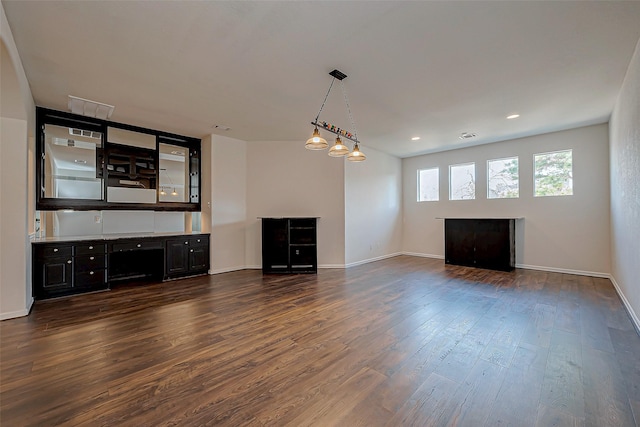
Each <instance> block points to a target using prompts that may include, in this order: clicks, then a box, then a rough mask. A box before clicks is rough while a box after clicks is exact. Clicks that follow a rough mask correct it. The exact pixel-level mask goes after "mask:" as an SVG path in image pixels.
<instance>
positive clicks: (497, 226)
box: [443, 218, 518, 271]
mask: <svg viewBox="0 0 640 427" xmlns="http://www.w3.org/2000/svg"><path fill="white" fill-rule="evenodd" d="M443 219H444V246H445V250H444V259H445V263H446V264H455V265H465V266H469V267H478V268H486V269H490V270H500V271H511V270H513V269H514V268H515V266H516V239H515V234H516V233H515V222H516V219H518V218H443Z"/></svg>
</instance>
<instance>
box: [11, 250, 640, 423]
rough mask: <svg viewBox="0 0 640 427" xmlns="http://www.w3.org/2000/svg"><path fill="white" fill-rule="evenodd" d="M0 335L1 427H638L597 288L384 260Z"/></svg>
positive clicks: (175, 285) (637, 375)
mask: <svg viewBox="0 0 640 427" xmlns="http://www.w3.org/2000/svg"><path fill="white" fill-rule="evenodd" d="M0 333H1V340H2V341H1V354H0V356H1V377H0V381H1V384H0V392H1V394H0V405H1V408H0V409H1V412H0V424H1V425H2V426H12V427H13V426H52V425H73V426H76V425H88V426H99V425H105V426H161V425H180V426H200V425H228V426H242V425H256V426H258V425H274V426H284V425H291V426H307V425H309V426H311V425H313V426H334V425H335V426H432V425H433V426H445V425H459V426H474V427H475V426H498V425H499V426H554V425H558V426H569V425H570V426H574V425H585V426H633V425H637V424H636V423H637V422H638V420H640V337H639V336H638V335H637V333H636V331H635V330H634V328H633V325H632V323H631V322H630V320H629V318H628V317H627V314H626V312H625V310H624V308H623V306H622V304H621V302H620V300H619V298H618V296H617V295H616V293H615V290H614V288H613V286H612V284H611V283H610V281H609V280H607V279H600V278H592V277H585V276H573V275H567V274H559V273H547V272H540V271H531V270H516V271H514V272H511V273H504V272H495V271H488V270H478V269H473V268H466V267H456V266H449V265H444V262H443V261H441V260H432V259H426V258H416V257H408V256H400V257H396V258H392V259H388V260H384V261H379V262H375V263H371V264H366V265H362V266H358V267H352V268H349V269H347V270H320V271H319V273H318V275H317V276H316V275H291V276H276V275H273V276H263V275H262V273H261V272H260V271H257V270H250V271H239V272H234V273H227V274H220V275H215V276H205V277H198V278H191V279H185V280H179V281H172V282H165V283H158V284H145V285H133V284H132V285H127V286H121V287H118V288H116V289H114V290H112V291H110V292H103V293H96V294H91V295H83V296H78V297H73V298H67V299H61V300H56V301H48V302H38V303H36V305H35V307H34V309H33V312H32V314H31V315H29V316H28V317H24V318H20V319H13V320H7V321H4V322H0ZM634 414H635V418H634Z"/></svg>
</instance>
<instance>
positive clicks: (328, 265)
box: [318, 264, 346, 268]
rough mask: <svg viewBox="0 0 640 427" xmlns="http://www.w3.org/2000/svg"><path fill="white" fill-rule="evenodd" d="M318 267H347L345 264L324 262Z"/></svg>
mask: <svg viewBox="0 0 640 427" xmlns="http://www.w3.org/2000/svg"><path fill="white" fill-rule="evenodd" d="M318 268H346V267H345V265H344V264H322V265H318Z"/></svg>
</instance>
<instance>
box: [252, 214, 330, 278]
mask: <svg viewBox="0 0 640 427" xmlns="http://www.w3.org/2000/svg"><path fill="white" fill-rule="evenodd" d="M316 224H317V218H262V271H263V273H317V271H318V260H317V258H318V254H317V226H316Z"/></svg>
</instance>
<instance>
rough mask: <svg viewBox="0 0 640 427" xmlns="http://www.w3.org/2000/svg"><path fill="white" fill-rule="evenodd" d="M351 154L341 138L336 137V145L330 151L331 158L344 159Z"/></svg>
mask: <svg viewBox="0 0 640 427" xmlns="http://www.w3.org/2000/svg"><path fill="white" fill-rule="evenodd" d="M347 154H349V147H347V146H346V145H344V144H343V143H342V140H341V139H340V137H339V136H338V137H336V143H335V144H333V147H331V148H330V149H329V155H330V156H331V157H342V156H346V155H347Z"/></svg>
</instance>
